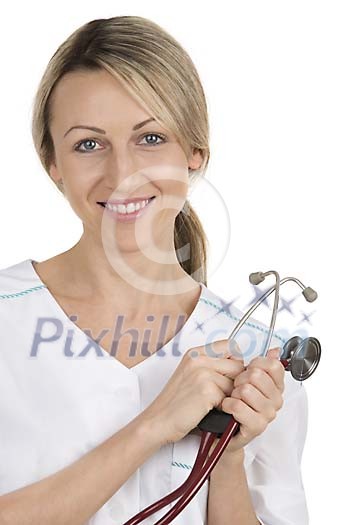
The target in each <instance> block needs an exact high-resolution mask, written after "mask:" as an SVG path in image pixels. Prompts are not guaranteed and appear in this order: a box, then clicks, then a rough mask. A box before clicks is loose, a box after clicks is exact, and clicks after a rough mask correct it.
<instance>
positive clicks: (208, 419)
mask: <svg viewBox="0 0 338 525" xmlns="http://www.w3.org/2000/svg"><path fill="white" fill-rule="evenodd" d="M271 273H273V274H275V277H276V286H274V287H273V288H271V290H269V291H267V292H266V293H265V294H264V295H263V296H262V297H261V298H260V299H259V300H258V301H257V302H256V304H254V305H253V306H251V308H250V309H249V310H248V311H247V312H246V313H245V314H244V315H243V317H242V318H241V319H240V320H239V322H238V323H237V325H236V327H235V328H234V329H233V331H232V332H231V334H230V336H229V340H231V339H233V338H234V336H235V335H236V333H237V332H238V330H239V329H240V328H241V326H242V325H243V324H244V323H245V321H246V319H248V317H249V316H250V315H251V313H252V312H253V311H254V310H255V309H256V308H257V307H258V306H259V305H260V304H261V303H262V302H263V301H264V300H265V299H266V298H267V297H268V296H269V295H270V294H271V293H272V292H273V291H274V290H275V293H276V297H275V303H274V307H273V314H272V318H271V323H270V328H269V332H268V337H267V340H266V341H265V348H264V351H263V354H262V355H263V356H265V355H266V353H267V351H268V348H269V344H270V341H271V337H272V333H273V329H274V326H275V320H276V313H277V309H278V302H279V287H280V285H281V284H284V283H285V282H287V281H294V282H296V283H297V284H298V285H299V286H300V287H301V288H302V289H303V295H304V297H305V299H306V300H307V301H309V302H312V301H314V300H315V299H316V298H317V293H316V292H315V291H314V290H313V289H312V288H309V287H307V288H305V286H304V285H303V283H301V281H299V279H296V278H295V277H286V278H285V279H283V280H282V281H280V278H279V274H278V273H277V272H275V271H269V272H264V273H263V272H256V273H253V274H250V278H249V279H250V282H251V283H252V284H259V283H260V282H262V281H263V280H264V279H265V277H266V276H267V275H269V274H271ZM320 357H321V346H320V343H319V341H318V339H316V338H315V337H307V338H305V339H302V338H301V337H300V336H298V335H297V336H294V337H291V339H289V340H288V341H287V342H286V343H285V344H284V347H283V351H282V355H281V356H280V361H281V363H282V365H283V366H284V368H285V370H286V371H290V372H291V374H292V376H293V378H294V379H296V380H297V381H304V380H305V379H308V378H309V377H310V376H311V375H312V374H313V372H314V371H315V370H316V368H317V366H318V363H319V361H320ZM197 427H198V428H199V429H200V430H201V431H202V435H201V442H200V448H199V451H198V453H197V457H196V461H195V464H194V466H193V469H192V471H191V473H190V475H189V477H188V478H187V480H186V481H185V482H184V483H183V485H181V486H180V487H178V488H177V489H176V490H174V491H173V492H172V493H170V494H169V495H167V496H165V497H164V498H162V499H161V500H159V501H157V502H155V503H153V504H152V505H150V506H149V507H147V508H146V509H144V510H143V511H141V512H140V513H139V514H137V515H136V516H134V517H132V518H130V519H129V520H128V522H126V523H125V524H124V525H137V524H139V523H141V521H143V520H144V519H146V518H147V517H148V516H150V515H151V514H153V513H154V512H156V511H157V510H159V509H161V508H163V507H165V506H167V505H168V504H169V503H171V502H172V501H175V500H176V499H178V501H177V503H176V504H175V505H174V506H173V507H172V508H171V509H170V510H169V511H168V512H167V513H166V514H165V515H164V516H163V517H162V518H160V520H159V521H157V522H156V523H155V525H168V524H169V523H171V521H172V520H173V519H174V518H175V517H176V516H177V515H178V514H179V513H180V512H182V510H183V509H184V508H185V506H186V505H188V503H189V501H191V499H192V498H193V497H194V495H195V494H196V492H198V490H199V489H200V488H201V486H202V485H203V483H204V482H205V481H206V479H207V478H208V477H209V476H210V473H211V471H212V470H213V468H214V467H215V465H216V464H217V461H218V460H219V458H220V457H221V455H222V454H223V452H224V450H225V448H226V447H227V445H228V443H229V441H230V439H231V438H232V436H234V435H235V434H237V432H238V431H239V430H240V425H239V423H238V422H237V421H236V420H235V419H234V417H233V415H232V414H228V413H226V412H223V411H222V410H218V409H216V408H213V409H212V410H210V412H208V414H206V415H205V417H204V418H203V419H202V420H201V421H200V422H199V424H198V425H197ZM216 438H219V441H218V443H217V444H216V446H215V448H214V450H213V451H212V453H211V454H210V456H209V457H208V453H209V450H210V449H211V446H212V444H213V442H214V441H215V440H216Z"/></svg>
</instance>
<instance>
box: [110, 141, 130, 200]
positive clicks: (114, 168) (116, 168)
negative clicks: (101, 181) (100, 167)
mask: <svg viewBox="0 0 338 525" xmlns="http://www.w3.org/2000/svg"><path fill="white" fill-rule="evenodd" d="M137 171H138V166H137V163H136V161H135V159H134V158H133V156H132V154H131V152H130V151H128V149H127V147H126V146H119V147H115V148H114V149H113V150H112V152H111V155H110V156H109V158H108V160H107V163H106V165H105V173H104V178H105V182H106V185H107V187H108V188H110V189H111V191H112V192H114V197H116V198H119V195H121V198H124V196H126V195H129V194H130V192H131V191H132V188H135V186H136V183H135V180H136V177H137Z"/></svg>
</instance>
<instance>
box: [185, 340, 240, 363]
mask: <svg viewBox="0 0 338 525" xmlns="http://www.w3.org/2000/svg"><path fill="white" fill-rule="evenodd" d="M193 350H196V351H197V352H198V353H199V354H200V355H207V356H208V357H219V358H226V357H231V356H235V357H237V358H240V359H241V358H242V357H243V355H242V351H241V349H240V347H239V345H238V344H237V343H236V341H235V340H234V339H221V340H219V341H212V342H211V343H207V344H206V345H202V346H198V347H196V348H194V349H193Z"/></svg>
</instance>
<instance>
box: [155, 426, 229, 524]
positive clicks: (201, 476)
mask: <svg viewBox="0 0 338 525" xmlns="http://www.w3.org/2000/svg"><path fill="white" fill-rule="evenodd" d="M238 427H239V423H238V422H237V421H236V420H235V419H234V418H233V416H231V419H230V421H229V423H228V426H227V428H226V429H225V431H224V433H223V434H222V436H221V438H220V440H219V442H218V443H217V445H216V446H215V448H214V450H213V451H212V453H211V455H210V457H209V458H208V460H207V461H206V462H205V464H204V465H203V467H202V469H201V471H200V472H199V473H198V474H197V475H196V476H195V479H194V480H193V483H191V484H190V485H189V486H188V488H187V490H186V491H185V493H184V494H183V495H182V496H181V498H180V499H179V500H178V502H177V503H176V504H175V505H174V506H173V508H172V509H170V510H169V511H168V512H167V513H166V514H165V515H164V516H163V517H162V518H160V520H159V521H157V522H156V523H155V525H168V523H171V522H172V520H173V519H174V518H175V517H176V516H177V515H178V514H179V513H180V512H182V510H183V509H184V508H185V507H186V506H187V505H188V503H189V502H190V501H191V500H192V498H193V497H194V496H195V494H196V492H198V491H199V489H200V488H201V486H202V485H203V483H204V482H205V480H206V479H207V478H208V477H209V475H210V473H211V471H212V470H213V468H214V467H215V466H216V464H217V461H218V460H219V458H220V456H221V455H222V453H223V451H224V449H225V448H226V446H227V444H228V443H229V441H230V439H231V438H232V436H233V435H234V433H235V432H236V430H237V428H238Z"/></svg>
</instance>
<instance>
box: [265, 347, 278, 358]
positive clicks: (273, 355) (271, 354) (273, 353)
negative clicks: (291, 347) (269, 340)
mask: <svg viewBox="0 0 338 525" xmlns="http://www.w3.org/2000/svg"><path fill="white" fill-rule="evenodd" d="M266 355H267V357H271V358H274V359H276V358H279V355H280V348H270V350H268V352H267V354H266Z"/></svg>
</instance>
